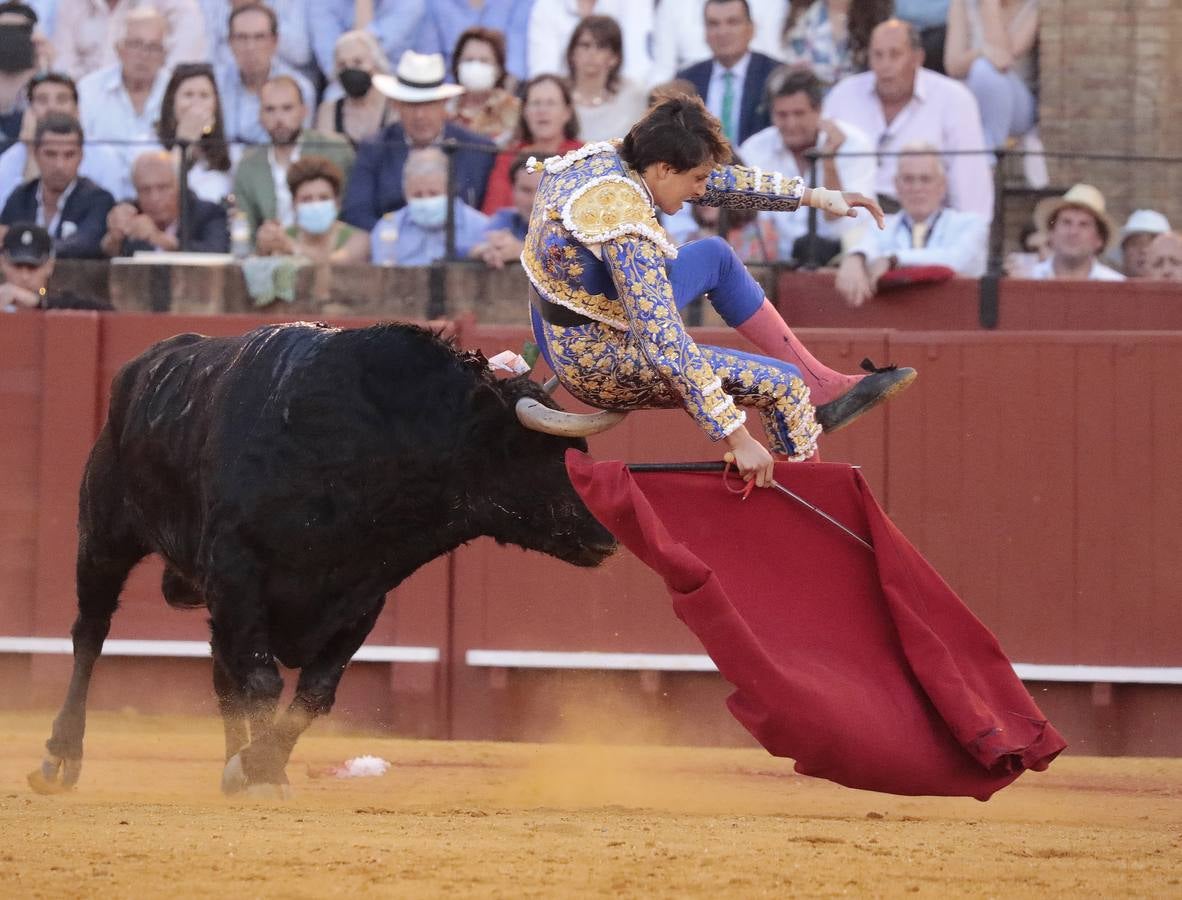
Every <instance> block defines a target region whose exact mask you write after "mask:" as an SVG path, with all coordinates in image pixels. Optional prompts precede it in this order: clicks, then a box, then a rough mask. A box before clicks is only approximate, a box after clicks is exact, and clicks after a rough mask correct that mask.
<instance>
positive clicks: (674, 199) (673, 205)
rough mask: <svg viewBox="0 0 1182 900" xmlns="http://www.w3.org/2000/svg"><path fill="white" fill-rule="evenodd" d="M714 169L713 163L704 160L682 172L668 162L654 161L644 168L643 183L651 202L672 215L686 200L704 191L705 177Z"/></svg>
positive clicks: (698, 195)
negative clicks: (650, 196)
mask: <svg viewBox="0 0 1182 900" xmlns="http://www.w3.org/2000/svg"><path fill="white" fill-rule="evenodd" d="M712 171H714V164H713V163H710V162H705V163H703V164H702V165H700V166H695V167H694V168H692V169H686V170H685V171H684V172H678V171H677V170H676V169H674V168H673V167H672V166H671V165H669V164H668V163H663V162H659V163H654V164H653V165H651V166H649V167H648V168H647V169H645V170H644V174H643V178H644V183H645V184H647V185H648V189H649V191H651V192H652V195H653V202H654V203H655V204H656V205H657V208H658V209H659V210H661V212H663V213H666V214H667V215H673V214H674V213H676V212H677V211H678V210H679V209H681V204H683V203H684V202H685V201H687V200H696V199H697V198H698V197H701V196H702V195H703V194H705V193H706V179H707V178H709V177H710V173H711V172H712Z"/></svg>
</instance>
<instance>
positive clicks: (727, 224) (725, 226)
mask: <svg viewBox="0 0 1182 900" xmlns="http://www.w3.org/2000/svg"><path fill="white" fill-rule="evenodd" d="M735 165H741V163H739V162H737V161H736V163H735ZM686 205H687V206H688V207H689V209H690V215H691V216H692V217H693V220H694V223H695V224H696V225H697V228H696V229H695V230H693V231H691V232H690V233H689V236H688V238H687V242H688V241H701V240H705V239H706V238H710V237H715V236H720V237H722V238H723V239H724V240H725V241H726V242H727V243H728V244H730V245H731V247H733V248H734V251H735V255H736V256H738V257H739V259H741V260H742V261H743V262H745V263H746V262H762V263H769V262H775V261H776V258H777V257H778V255H779V251H778V249H777V246H776V226H775V225H773V224H772V223H771V221H770V220H768V219H767V218H766V217H765V216H763V215H761V214H760V213H759V212H758V210H754V209H726V210H721V209H719V208H718V207H717V206H702V205H700V204H698V203H687V204H686Z"/></svg>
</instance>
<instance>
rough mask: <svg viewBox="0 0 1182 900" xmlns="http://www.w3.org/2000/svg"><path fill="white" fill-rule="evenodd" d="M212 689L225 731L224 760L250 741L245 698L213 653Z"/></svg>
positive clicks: (228, 758)
mask: <svg viewBox="0 0 1182 900" xmlns="http://www.w3.org/2000/svg"><path fill="white" fill-rule="evenodd" d="M213 690H214V693H215V694H217V698H218V709H219V710H220V712H221V714H222V726H223V728H224V729H225V732H226V762H229V761H230V759H231V758H233V756H234V754H236V753H237V752H238V751H239V750H241V749H242V748H243V747H245V746H246V745H247V744H248V743H249V742H250V734H249V733H248V732H247V730H246V699H245V698H244V697H243V696H242V691H241V690H240V689H239V687H238V685H237V683H236V682H235V681H234V678H233V676H231V675H230V673H229V672H228V671H226V667H225V666H223V665H222V663H221V662H220V661H219V660H218V657H217V654H216V653H215V654H214V661H213Z"/></svg>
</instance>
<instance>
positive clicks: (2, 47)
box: [0, 24, 33, 72]
mask: <svg viewBox="0 0 1182 900" xmlns="http://www.w3.org/2000/svg"><path fill="white" fill-rule="evenodd" d="M31 68H33V26H32V25H16V24H10V25H0V72H23V71H25V69H31Z"/></svg>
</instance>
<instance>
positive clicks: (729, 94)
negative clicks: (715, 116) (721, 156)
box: [722, 69, 738, 144]
mask: <svg viewBox="0 0 1182 900" xmlns="http://www.w3.org/2000/svg"><path fill="white" fill-rule="evenodd" d="M722 84H723V87H722V133H723V134H725V135H726V139H727V140H728V141H730V142H731V143H732V144H733V143H734V142H735V131H737V130H738V129H736V128H735V73H734V72H731V71H730V70H729V69H728V70H727V71H725V72H723V73H722Z"/></svg>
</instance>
